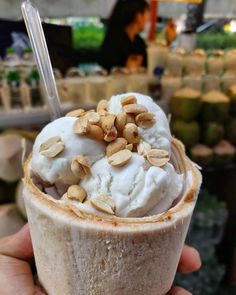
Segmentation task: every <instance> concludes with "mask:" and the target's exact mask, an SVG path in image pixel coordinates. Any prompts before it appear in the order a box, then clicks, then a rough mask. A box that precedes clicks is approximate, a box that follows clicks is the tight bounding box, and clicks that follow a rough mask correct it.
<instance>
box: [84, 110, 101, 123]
mask: <svg viewBox="0 0 236 295" xmlns="http://www.w3.org/2000/svg"><path fill="white" fill-rule="evenodd" d="M85 117H86V118H87V120H88V121H89V123H91V124H97V123H99V122H100V119H101V118H100V115H99V114H98V113H96V112H94V111H91V112H87V113H85Z"/></svg>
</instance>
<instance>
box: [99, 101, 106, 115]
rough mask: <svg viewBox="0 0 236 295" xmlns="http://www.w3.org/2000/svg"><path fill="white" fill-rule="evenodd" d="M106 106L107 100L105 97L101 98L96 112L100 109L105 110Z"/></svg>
mask: <svg viewBox="0 0 236 295" xmlns="http://www.w3.org/2000/svg"><path fill="white" fill-rule="evenodd" d="M107 108H108V101H107V100H105V99H102V100H100V101H99V103H98V105H97V112H98V113H99V112H100V111H107Z"/></svg>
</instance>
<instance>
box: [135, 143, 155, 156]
mask: <svg viewBox="0 0 236 295" xmlns="http://www.w3.org/2000/svg"><path fill="white" fill-rule="evenodd" d="M151 149H152V148H151V146H150V144H149V143H147V142H145V141H143V140H141V141H140V143H139V144H138V146H137V151H138V154H139V155H140V156H144V157H146V155H147V154H148V153H149V152H150V151H151Z"/></svg>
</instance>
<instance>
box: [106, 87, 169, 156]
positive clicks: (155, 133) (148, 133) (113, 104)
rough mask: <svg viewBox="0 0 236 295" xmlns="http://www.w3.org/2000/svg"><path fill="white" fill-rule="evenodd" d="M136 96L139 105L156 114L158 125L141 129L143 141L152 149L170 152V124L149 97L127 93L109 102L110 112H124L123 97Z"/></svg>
mask: <svg viewBox="0 0 236 295" xmlns="http://www.w3.org/2000/svg"><path fill="white" fill-rule="evenodd" d="M132 95H133V96H135V97H136V98H137V103H138V104H142V105H144V106H145V107H146V108H147V109H148V111H149V112H151V113H153V114H155V119H156V123H155V124H154V125H153V126H152V127H151V128H148V129H143V128H139V134H140V135H141V137H142V139H143V140H144V141H146V142H148V143H149V144H150V145H151V146H152V148H160V149H164V150H167V151H169V152H170V147H171V133H170V127H169V122H168V120H167V117H166V115H165V113H164V112H163V111H162V109H161V108H160V107H159V106H158V105H157V104H156V103H155V102H154V101H153V100H152V99H151V98H150V97H149V96H145V95H142V94H139V93H126V94H120V95H116V96H112V98H111V99H110V102H109V108H108V111H109V112H110V113H113V114H118V113H120V112H121V111H122V106H121V103H120V100H121V99H122V98H123V97H127V96H132Z"/></svg>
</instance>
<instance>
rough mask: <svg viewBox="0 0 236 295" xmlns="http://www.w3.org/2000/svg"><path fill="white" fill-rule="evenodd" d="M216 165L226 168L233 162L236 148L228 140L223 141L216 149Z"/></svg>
mask: <svg viewBox="0 0 236 295" xmlns="http://www.w3.org/2000/svg"><path fill="white" fill-rule="evenodd" d="M213 151H214V164H215V165H217V166H224V165H227V164H230V163H232V162H233V160H234V157H235V147H234V146H233V145H232V144H231V143H230V142H228V141H226V140H221V141H220V142H219V143H218V144H217V145H216V146H215V147H214V148H213Z"/></svg>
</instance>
